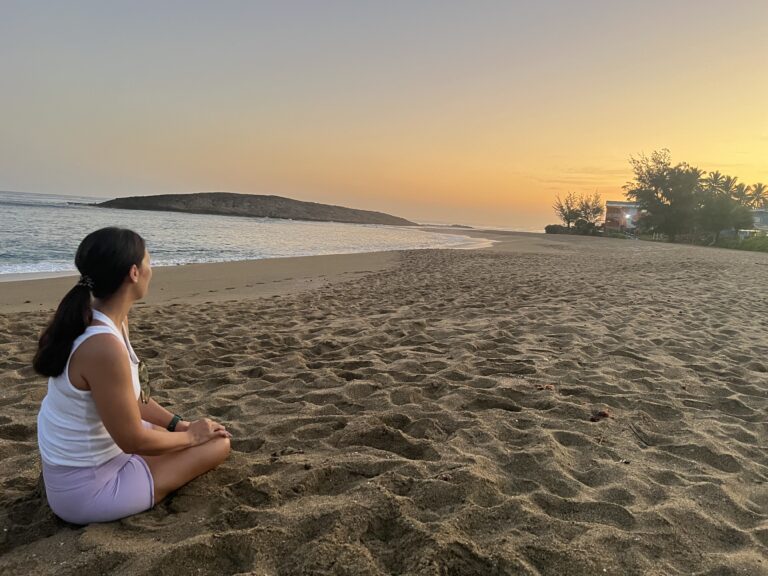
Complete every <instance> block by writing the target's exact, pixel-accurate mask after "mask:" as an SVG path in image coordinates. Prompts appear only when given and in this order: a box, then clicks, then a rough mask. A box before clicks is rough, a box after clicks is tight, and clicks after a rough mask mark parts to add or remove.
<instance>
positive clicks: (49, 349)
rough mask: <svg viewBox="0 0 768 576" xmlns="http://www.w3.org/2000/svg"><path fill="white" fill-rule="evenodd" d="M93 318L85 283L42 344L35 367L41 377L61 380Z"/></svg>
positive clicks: (71, 296)
mask: <svg viewBox="0 0 768 576" xmlns="http://www.w3.org/2000/svg"><path fill="white" fill-rule="evenodd" d="M92 318H93V312H92V310H91V291H90V289H89V288H88V286H86V285H85V284H84V283H82V282H78V284H77V285H76V286H75V287H74V288H72V290H70V291H69V292H67V295H66V296H64V298H63V299H62V301H61V303H60V304H59V307H58V308H57V309H56V314H55V315H54V316H53V320H51V323H50V324H48V327H47V328H46V329H45V330H44V331H43V333H42V335H41V336H40V340H39V342H38V348H37V353H36V354H35V358H34V359H33V360H32V367H33V368H34V369H35V372H37V373H38V374H40V375H41V376H58V375H59V374H61V373H62V372H64V368H65V367H66V365H67V360H69V353H70V351H71V350H72V344H73V343H74V341H75V339H76V338H77V337H78V336H80V335H81V334H82V333H83V332H85V329H86V328H87V327H88V325H89V324H90V323H91V319H92Z"/></svg>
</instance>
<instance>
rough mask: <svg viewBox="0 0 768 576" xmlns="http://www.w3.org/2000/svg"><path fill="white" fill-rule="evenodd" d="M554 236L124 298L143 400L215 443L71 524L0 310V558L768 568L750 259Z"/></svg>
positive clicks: (228, 570)
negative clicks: (203, 467)
mask: <svg viewBox="0 0 768 576" xmlns="http://www.w3.org/2000/svg"><path fill="white" fill-rule="evenodd" d="M502 248H503V247H502ZM557 248H558V250H552V249H550V250H542V251H540V252H539V253H536V252H535V251H532V252H529V253H508V252H504V251H503V249H497V250H496V251H481V252H454V251H424V252H405V253H403V254H402V256H401V262H400V264H399V266H397V267H396V268H394V269H392V270H388V271H384V272H377V273H373V274H369V275H367V276H361V277H359V278H357V279H355V280H352V281H349V282H347V283H344V284H338V285H331V286H326V287H323V288H321V289H318V290H314V291H309V292H305V293H302V294H296V295H291V296H277V297H272V298H268V299H259V300H243V301H240V302H232V303H220V304H210V305H201V306H195V307H185V306H183V305H166V306H159V307H153V308H146V307H145V308H142V309H138V310H136V314H135V317H134V319H133V328H132V330H133V333H134V341H135V348H136V349H137V351H138V353H139V354H140V355H141V356H143V357H145V358H146V359H147V360H148V362H149V363H150V370H151V375H152V377H153V379H154V382H155V385H154V394H155V396H156V397H157V398H158V400H159V401H161V402H162V403H165V404H167V405H169V406H171V407H172V408H173V409H174V410H176V411H178V412H180V413H183V414H186V415H189V416H203V415H206V414H210V415H212V416H213V417H215V418H218V419H220V420H222V421H224V422H225V423H226V424H227V426H228V427H229V428H230V429H231V430H232V432H233V433H234V435H235V436H234V439H233V444H232V445H233V448H234V451H233V454H232V457H231V459H230V460H229V461H228V462H227V463H226V464H225V465H223V466H222V467H221V468H219V469H218V470H216V471H214V472H213V473H210V474H208V475H206V476H204V477H203V478H200V479H198V480H197V481H195V482H193V483H191V484H190V485H188V486H187V487H185V488H183V489H182V490H180V491H179V492H178V493H177V494H176V495H175V496H173V497H172V498H170V499H169V500H167V501H166V502H163V503H162V504H160V505H159V506H157V507H156V508H155V509H154V510H152V511H149V512H147V513H144V514H141V515H138V516H135V517H132V518H129V519H125V520H123V521H120V522H115V523H111V524H106V525H92V526H89V527H86V528H78V527H75V526H71V525H67V524H64V523H63V522H60V521H58V520H56V519H55V518H54V517H53V516H52V514H51V513H50V512H49V511H48V510H47V509H46V508H45V507H44V506H43V505H42V500H41V494H40V492H39V490H38V487H37V482H38V473H39V470H38V458H39V457H38V455H37V453H36V444H35V423H34V422H35V421H34V415H35V413H36V410H37V406H38V404H39V401H40V399H41V398H42V395H43V393H44V387H43V383H42V382H41V381H40V380H39V379H37V378H35V377H34V376H33V374H32V372H31V370H30V369H29V368H28V356H29V354H30V352H31V350H32V343H33V342H34V338H35V335H36V334H37V332H38V330H39V329H40V326H41V325H42V323H43V321H44V316H43V315H40V314H38V315H26V316H21V315H6V316H3V317H1V318H0V351H1V352H2V354H0V370H1V371H2V372H1V374H2V376H1V378H2V380H1V382H2V393H1V395H0V405H1V406H2V412H0V480H2V485H3V496H2V499H1V500H0V524H1V525H2V528H3V532H2V535H0V551H3V552H4V553H5V556H4V557H3V558H2V560H0V566H1V567H3V571H4V572H7V573H18V574H22V573H29V572H35V573H39V574H49V573H50V574H54V573H55V574H80V573H82V572H87V573H99V572H102V573H107V572H108V573H113V574H138V573H141V574H150V573H152V574H178V573H180V572H189V571H191V572H192V573H196V572H195V571H196V570H197V571H198V573H206V574H207V573H210V574H234V573H251V574H280V575H288V574H363V575H368V574H370V575H380V574H419V575H438V574H481V575H494V574H531V575H535V574H540V575H565V574H603V573H607V574H621V575H627V574H638V575H639V574H659V575H660V574H700V575H705V574H706V575H709V576H714V575H730V574H734V575H735V574H766V573H768V559H767V558H768V453H767V452H766V446H768V425H766V419H765V414H766V411H767V410H768V337H767V336H766V334H767V333H768V314H765V313H764V311H765V310H767V309H768V306H766V305H767V304H768V297H767V296H766V295H767V294H768V292H766V290H765V287H766V286H768V262H767V261H766V259H765V255H761V254H742V253H735V252H729V251H722V250H705V249H697V248H688V247H680V246H667V245H655V244H646V243H637V242H619V241H616V242H607V241H599V240H598V241H591V242H590V241H586V240H585V241H580V240H579V241H575V242H574V243H572V244H562V245H557ZM601 414H603V415H601ZM35 555H36V556H35Z"/></svg>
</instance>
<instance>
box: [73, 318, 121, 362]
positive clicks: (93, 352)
mask: <svg viewBox="0 0 768 576" xmlns="http://www.w3.org/2000/svg"><path fill="white" fill-rule="evenodd" d="M88 328H89V330H88V331H87V332H86V333H84V334H87V335H88V337H87V338H86V339H85V340H83V342H82V343H81V344H80V345H79V346H78V347H77V349H76V350H75V352H73V355H74V354H77V356H78V359H83V360H89V361H93V360H101V361H117V360H119V359H122V358H124V357H125V349H124V348H125V345H124V344H122V343H121V342H120V340H118V338H117V335H116V334H115V333H114V332H112V330H110V329H109V328H107V327H106V326H102V325H91V326H89V327H88ZM93 328H106V330H93Z"/></svg>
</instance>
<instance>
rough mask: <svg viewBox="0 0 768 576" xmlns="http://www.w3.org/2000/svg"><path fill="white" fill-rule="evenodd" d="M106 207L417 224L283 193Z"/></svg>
mask: <svg viewBox="0 0 768 576" xmlns="http://www.w3.org/2000/svg"><path fill="white" fill-rule="evenodd" d="M96 206H101V207H103V208H122V209H125V210H163V211H168V212H192V213H195V214H220V215H223V216H250V217H255V218H285V219H290V220H313V221H319V222H344V223H349V224H387V225H391V226H415V225H416V224H415V223H414V222H410V221H408V220H405V219H404V218H398V217H397V216H391V215H389V214H384V213H383V212H372V211H370V210H355V209H354V208H344V207H343V206H333V205H330V204H318V203H316V202H302V201H300V200H292V199H291V198H284V197H282V196H264V195H259V194H235V193H231V192H200V193H196V194H160V195H158V196H130V197H127V198H115V199H114V200H107V201H106V202H101V203H99V204H96Z"/></svg>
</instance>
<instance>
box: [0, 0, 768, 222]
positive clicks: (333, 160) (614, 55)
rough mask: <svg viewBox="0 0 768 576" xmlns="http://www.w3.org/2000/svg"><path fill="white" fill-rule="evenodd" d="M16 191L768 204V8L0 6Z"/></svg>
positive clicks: (500, 208)
mask: <svg viewBox="0 0 768 576" xmlns="http://www.w3.org/2000/svg"><path fill="white" fill-rule="evenodd" d="M0 78H2V89H1V90H0V190H16V191H22V192H40V193H59V194H72V195H92V196H106V197H114V196H125V195H145V194H161V193H182V192H199V191H231V192H244V193H254V194H277V195H282V196H289V197H292V198H296V199H300V200H309V201H316V202H324V203H332V204H341V205H344V206H350V207H354V208H364V209H370V210H379V211H383V212H389V213H392V214H396V215H398V216H402V217H405V218H408V219H411V220H417V221H422V222H424V221H427V222H444V223H465V224H472V225H490V226H501V227H509V228H515V229H541V228H543V226H544V225H545V224H547V223H550V222H554V221H555V217H554V214H553V212H552V209H551V205H552V202H553V199H554V197H555V194H557V193H561V194H564V193H566V192H568V191H575V192H593V191H595V190H597V191H598V192H600V193H601V194H602V196H603V198H605V199H622V198H623V196H622V193H621V186H622V184H624V183H625V182H626V181H627V180H628V179H629V178H630V177H631V173H630V171H629V163H628V161H627V160H628V158H629V156H630V155H636V154H638V153H641V152H645V153H650V152H651V151H653V150H654V149H658V148H663V147H666V148H669V149H670V150H671V152H672V157H673V160H674V161H683V160H684V161H687V162H689V163H691V164H693V165H696V166H698V167H699V168H702V169H705V170H715V169H717V170H720V171H722V172H724V173H726V174H730V175H734V176H738V177H739V178H740V180H742V181H745V182H747V183H748V184H751V183H754V182H757V181H762V182H765V183H768V1H766V0H754V1H740V0H728V1H726V0H720V1H710V0H690V1H682V0H678V1H675V0H664V1H657V0H643V1H640V0H637V1H631V0H624V1H622V0H605V1H586V0H578V1H577V0H561V1H554V0H551V1H547V0H540V1H537V0H527V1H513V0H507V1H500V2H493V1H470V0H467V1H464V2H452V1H446V0H439V1H417V0H411V1H398V0H389V1H383V0H382V1H378V2H366V1H362V0H358V1H352V0H350V1H346V2H338V1H305V2H300V1H274V2H266V1H264V2H255V1H247V2H246V1H243V2H234V1H216V2H196V1H190V0H183V1H181V0H180V1H175V2H170V1H151V2H140V1H131V2H128V1H125V2H105V1H103V0H99V1H94V2H74V1H68V2H61V1H58V0H56V1H50V2H40V1H29V0H25V1H18V2H9V1H4V0H0Z"/></svg>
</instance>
